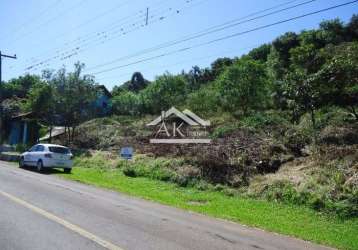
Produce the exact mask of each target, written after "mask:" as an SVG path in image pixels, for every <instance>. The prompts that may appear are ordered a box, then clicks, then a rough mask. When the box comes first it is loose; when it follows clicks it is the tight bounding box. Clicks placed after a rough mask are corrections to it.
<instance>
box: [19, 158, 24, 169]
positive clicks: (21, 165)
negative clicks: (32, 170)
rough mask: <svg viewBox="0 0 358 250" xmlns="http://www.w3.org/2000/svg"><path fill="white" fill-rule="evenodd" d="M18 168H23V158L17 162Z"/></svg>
mask: <svg viewBox="0 0 358 250" xmlns="http://www.w3.org/2000/svg"><path fill="white" fill-rule="evenodd" d="M19 167H20V168H23V167H25V163H24V158H23V157H21V158H20V160H19Z"/></svg>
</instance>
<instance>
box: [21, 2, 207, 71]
mask: <svg viewBox="0 0 358 250" xmlns="http://www.w3.org/2000/svg"><path fill="white" fill-rule="evenodd" d="M192 1H194V0H190V1H188V0H187V1H185V2H186V3H190V2H192ZM204 1H207V0H202V1H201V2H200V3H202V2H204ZM187 8H188V7H187ZM183 9H185V8H183ZM168 11H171V12H175V13H176V14H179V13H180V12H181V11H182V10H176V9H175V8H172V7H170V8H167V10H166V12H168ZM153 17H154V16H153V15H152V16H151V17H150V18H153ZM163 19H164V18H162V17H160V18H158V20H160V21H162V20H163ZM158 20H157V21H158ZM139 22H143V20H142V19H141V20H140V21H139ZM155 22H156V21H152V22H149V24H153V23H155ZM137 23H138V22H137ZM137 23H134V24H137ZM134 24H133V23H132V24H130V25H128V26H127V27H132V26H134ZM144 26H145V25H144V24H143V25H141V26H140V27H138V26H137V27H136V28H133V29H131V30H129V31H123V33H122V34H119V35H117V36H113V34H112V36H113V37H111V38H107V37H106V40H104V39H103V37H99V38H97V39H96V37H94V38H95V39H96V40H94V41H92V42H87V43H84V44H83V45H81V46H77V47H76V48H73V49H70V50H67V51H65V52H62V53H61V54H59V53H58V54H57V55H55V56H53V57H50V58H48V59H45V60H43V61H40V62H39V63H36V64H35V65H31V66H28V67H27V68H26V69H25V70H29V69H32V70H34V69H36V67H37V66H41V65H44V64H46V63H48V62H49V61H52V60H55V59H58V58H60V59H61V60H64V59H67V58H70V57H72V56H75V55H77V54H79V53H81V52H83V51H85V50H87V49H88V48H89V47H90V46H89V45H91V43H93V42H97V43H96V44H94V45H100V44H102V43H104V42H105V41H107V42H108V41H110V40H113V39H115V38H116V37H118V36H121V35H126V34H128V33H130V32H133V31H135V30H138V29H139V28H141V27H144ZM121 30H123V28H122V29H121ZM121 30H120V29H118V31H116V32H114V34H117V33H120V32H121ZM102 33H103V32H102ZM106 36H107V35H106ZM108 36H109V35H108ZM85 42H86V41H85ZM94 45H92V46H91V47H93V46H94ZM85 48H86V49H85Z"/></svg>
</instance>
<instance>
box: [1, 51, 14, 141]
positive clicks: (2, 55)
mask: <svg viewBox="0 0 358 250" xmlns="http://www.w3.org/2000/svg"><path fill="white" fill-rule="evenodd" d="M3 57H7V58H11V59H16V55H14V56H9V55H4V54H2V53H1V51H0V90H1V83H2V58H3ZM1 102H2V91H0V103H1ZM2 117H3V114H2V106H1V105H0V143H1V142H2V133H3V131H2Z"/></svg>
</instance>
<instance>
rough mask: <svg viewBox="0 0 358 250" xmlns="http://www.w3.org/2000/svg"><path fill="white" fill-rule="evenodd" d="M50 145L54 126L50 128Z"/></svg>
mask: <svg viewBox="0 0 358 250" xmlns="http://www.w3.org/2000/svg"><path fill="white" fill-rule="evenodd" d="M48 141H49V143H51V142H52V125H51V126H50V138H49V140H48Z"/></svg>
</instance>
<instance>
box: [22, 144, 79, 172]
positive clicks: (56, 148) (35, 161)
mask: <svg viewBox="0 0 358 250" xmlns="http://www.w3.org/2000/svg"><path fill="white" fill-rule="evenodd" d="M72 157H73V155H72V153H71V150H70V149H69V148H67V147H64V146H60V145H55V144H37V145H35V146H33V147H32V148H30V149H29V151H27V152H25V153H23V154H21V155H20V161H19V166H20V167H25V166H33V167H36V168H37V170H38V171H39V172H40V171H42V170H43V169H44V168H63V170H64V172H65V173H70V172H71V169H72V166H73V161H72Z"/></svg>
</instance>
